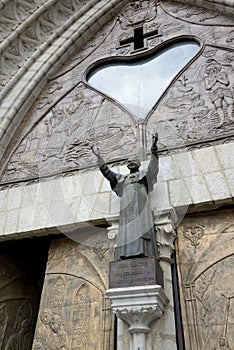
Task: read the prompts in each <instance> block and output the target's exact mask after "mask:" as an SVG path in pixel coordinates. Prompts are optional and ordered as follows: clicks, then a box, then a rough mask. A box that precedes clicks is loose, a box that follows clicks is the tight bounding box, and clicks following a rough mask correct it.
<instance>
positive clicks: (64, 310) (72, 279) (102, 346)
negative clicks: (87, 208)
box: [33, 230, 114, 350]
mask: <svg viewBox="0 0 234 350" xmlns="http://www.w3.org/2000/svg"><path fill="white" fill-rule="evenodd" d="M103 234H104V235H106V232H105V230H104V231H103V232H102V233H101V234H98V235H96V237H95V242H93V243H94V246H95V247H97V248H98V247H100V246H103V245H105V248H106V249H105V252H104V251H103V254H102V259H100V256H99V255H97V254H96V250H95V249H93V248H92V247H91V246H88V245H86V244H84V241H83V244H78V243H76V242H74V241H72V240H69V239H67V238H64V239H54V240H53V242H52V245H51V249H50V252H49V259H48V264H47V271H46V278H45V283H44V291H43V293H42V298H41V306H40V310H39V317H38V321H37V327H36V332H35V338H34V343H33V350H44V349H47V348H48V349H52V348H53V349H54V348H56V349H74V350H89V349H97V350H110V349H112V348H113V317H112V313H111V309H110V304H109V300H106V298H105V295H104V293H105V290H106V289H107V288H108V273H109V261H110V260H111V259H113V253H114V252H113V248H111V246H110V243H109V240H108V239H107V238H104V237H103ZM97 236H99V237H97ZM93 241H94V239H93ZM86 243H87V242H86Z"/></svg>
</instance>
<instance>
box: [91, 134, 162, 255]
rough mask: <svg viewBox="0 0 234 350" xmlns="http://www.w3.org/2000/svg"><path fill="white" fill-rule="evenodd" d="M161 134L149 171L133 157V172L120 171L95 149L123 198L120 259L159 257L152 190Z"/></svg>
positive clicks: (103, 170) (105, 171) (121, 205)
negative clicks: (113, 168) (107, 163)
mask: <svg viewBox="0 0 234 350" xmlns="http://www.w3.org/2000/svg"><path fill="white" fill-rule="evenodd" d="M157 141H158V135H157V134H155V135H154V137H153V142H152V147H151V159H150V162H149V165H148V169H147V170H145V171H144V170H143V171H140V170H139V168H140V165H141V163H140V160H139V159H138V158H137V157H129V159H128V163H127V167H128V169H129V170H130V174H129V175H121V174H116V173H114V172H113V171H112V170H110V169H109V168H108V166H107V165H106V164H105V162H104V160H103V158H102V157H101V155H100V151H99V149H98V148H97V147H92V151H93V153H94V154H95V156H96V157H97V163H98V166H99V169H100V171H101V172H102V174H103V175H104V176H105V177H106V178H107V180H109V182H110V185H111V188H112V190H113V191H114V192H115V193H116V194H117V196H119V197H121V200H120V219H119V220H120V221H119V234H118V239H117V240H118V241H117V248H116V259H117V260H121V259H126V258H135V257H144V256H156V247H155V246H156V245H155V229H154V220H153V214H152V210H151V208H150V203H149V196H148V193H149V192H150V191H152V189H153V185H154V183H155V182H156V180H157V173H158V148H157Z"/></svg>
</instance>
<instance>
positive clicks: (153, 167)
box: [146, 132, 158, 192]
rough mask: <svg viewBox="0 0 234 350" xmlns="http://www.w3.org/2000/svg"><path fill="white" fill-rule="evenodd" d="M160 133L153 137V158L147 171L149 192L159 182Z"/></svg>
mask: <svg viewBox="0 0 234 350" xmlns="http://www.w3.org/2000/svg"><path fill="white" fill-rule="evenodd" d="M157 143H158V133H157V132H156V133H155V134H154V135H153V137H152V146H151V158H150V162H149V165H148V170H147V175H146V176H147V182H148V189H149V192H150V191H152V190H153V185H154V183H156V181H157V175H158V146H157Z"/></svg>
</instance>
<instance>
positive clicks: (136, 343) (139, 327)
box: [106, 285, 168, 350]
mask: <svg viewBox="0 0 234 350" xmlns="http://www.w3.org/2000/svg"><path fill="white" fill-rule="evenodd" d="M106 294H107V296H108V297H109V298H110V300H111V306H112V311H113V313H114V314H115V315H116V316H117V317H118V318H119V319H120V320H122V321H124V322H126V323H127V324H128V332H129V333H130V334H131V341H130V350H149V349H147V348H146V334H147V333H148V332H150V330H151V329H150V324H151V323H152V322H153V321H154V320H156V319H157V318H159V317H161V316H162V314H163V312H164V309H165V306H166V304H167V303H168V299H167V297H166V295H165V293H164V291H163V288H162V287H161V286H159V285H152V286H138V287H127V288H112V289H109V290H107V291H106ZM126 350H127V349H126Z"/></svg>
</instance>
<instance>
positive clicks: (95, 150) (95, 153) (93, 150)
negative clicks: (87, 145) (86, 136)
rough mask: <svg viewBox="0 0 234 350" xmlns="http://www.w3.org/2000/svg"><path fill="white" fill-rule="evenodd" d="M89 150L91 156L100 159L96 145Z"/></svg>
mask: <svg viewBox="0 0 234 350" xmlns="http://www.w3.org/2000/svg"><path fill="white" fill-rule="evenodd" d="M91 150H92V152H93V154H94V155H95V156H96V157H97V158H100V157H101V153H100V150H99V148H98V147H97V146H96V145H93V146H91Z"/></svg>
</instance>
